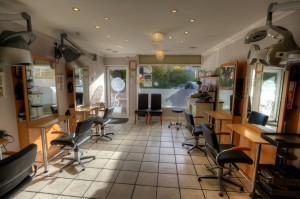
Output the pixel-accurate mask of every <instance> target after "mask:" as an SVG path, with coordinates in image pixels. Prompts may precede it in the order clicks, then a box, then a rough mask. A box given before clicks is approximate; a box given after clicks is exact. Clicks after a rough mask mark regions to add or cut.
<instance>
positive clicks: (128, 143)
mask: <svg viewBox="0 0 300 199" xmlns="http://www.w3.org/2000/svg"><path fill="white" fill-rule="evenodd" d="M133 143H134V140H123V141H122V142H121V145H127V146H132V145H133Z"/></svg>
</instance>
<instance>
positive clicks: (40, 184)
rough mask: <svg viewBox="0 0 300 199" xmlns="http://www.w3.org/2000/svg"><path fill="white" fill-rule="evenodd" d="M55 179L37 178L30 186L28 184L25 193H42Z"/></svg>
mask: <svg viewBox="0 0 300 199" xmlns="http://www.w3.org/2000/svg"><path fill="white" fill-rule="evenodd" d="M52 179H53V177H48V176H37V177H35V178H34V179H33V180H32V181H31V183H30V184H28V185H27V186H26V187H25V188H24V190H25V191H33V192H39V191H41V190H42V189H43V188H44V187H45V186H46V185H47V184H49V183H50V182H51V180H52Z"/></svg>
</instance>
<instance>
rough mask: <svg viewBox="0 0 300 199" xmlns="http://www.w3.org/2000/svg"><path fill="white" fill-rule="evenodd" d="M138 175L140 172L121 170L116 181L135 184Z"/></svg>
mask: <svg viewBox="0 0 300 199" xmlns="http://www.w3.org/2000/svg"><path fill="white" fill-rule="evenodd" d="M137 176H138V172H134V171H120V173H119V175H118V177H117V179H116V183H124V184H135V182H136V179H137Z"/></svg>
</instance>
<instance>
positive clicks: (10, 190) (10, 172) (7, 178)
mask: <svg viewBox="0 0 300 199" xmlns="http://www.w3.org/2000/svg"><path fill="white" fill-rule="evenodd" d="M36 151H37V145H36V144H30V145H28V146H27V147H26V148H24V149H22V150H21V151H19V152H17V153H15V154H13V155H11V156H9V157H7V158H4V159H3V160H0V171H1V172H0V198H12V197H13V195H15V194H16V193H17V192H18V190H20V189H22V187H24V186H25V185H26V184H27V183H29V182H30V181H31V180H32V178H33V177H34V176H35V174H36V171H37V166H36V164H35V162H34V161H35V158H36Z"/></svg>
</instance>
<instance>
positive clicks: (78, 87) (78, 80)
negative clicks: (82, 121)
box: [75, 67, 84, 106]
mask: <svg viewBox="0 0 300 199" xmlns="http://www.w3.org/2000/svg"><path fill="white" fill-rule="evenodd" d="M83 82H84V81H83V68H82V67H80V68H76V69H75V97H76V106H82V105H84V97H83V94H84V92H83V90H84V89H83V88H84V85H83V84H84V83H83Z"/></svg>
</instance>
